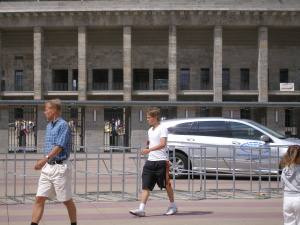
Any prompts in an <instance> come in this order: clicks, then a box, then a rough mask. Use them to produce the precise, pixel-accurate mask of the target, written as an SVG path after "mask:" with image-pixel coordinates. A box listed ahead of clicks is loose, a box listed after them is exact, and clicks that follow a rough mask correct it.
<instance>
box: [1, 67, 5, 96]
mask: <svg viewBox="0 0 300 225" xmlns="http://www.w3.org/2000/svg"><path fill="white" fill-rule="evenodd" d="M1 91H5V70H1Z"/></svg>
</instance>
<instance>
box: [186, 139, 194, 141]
mask: <svg viewBox="0 0 300 225" xmlns="http://www.w3.org/2000/svg"><path fill="white" fill-rule="evenodd" d="M186 140H188V141H195V139H194V138H187V139H186Z"/></svg>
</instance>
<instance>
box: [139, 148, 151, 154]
mask: <svg viewBox="0 0 300 225" xmlns="http://www.w3.org/2000/svg"><path fill="white" fill-rule="evenodd" d="M149 152H151V150H149V149H148V148H145V149H143V150H142V151H141V155H147V154H148V153H149Z"/></svg>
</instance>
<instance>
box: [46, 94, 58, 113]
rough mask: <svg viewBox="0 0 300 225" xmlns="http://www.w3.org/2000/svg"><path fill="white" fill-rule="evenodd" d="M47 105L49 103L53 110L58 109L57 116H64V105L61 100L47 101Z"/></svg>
mask: <svg viewBox="0 0 300 225" xmlns="http://www.w3.org/2000/svg"><path fill="white" fill-rule="evenodd" d="M46 103H49V106H50V108H51V109H56V112H57V114H59V115H60V116H61V114H62V103H61V101H60V99H58V98H55V99H52V100H49V101H47V102H46Z"/></svg>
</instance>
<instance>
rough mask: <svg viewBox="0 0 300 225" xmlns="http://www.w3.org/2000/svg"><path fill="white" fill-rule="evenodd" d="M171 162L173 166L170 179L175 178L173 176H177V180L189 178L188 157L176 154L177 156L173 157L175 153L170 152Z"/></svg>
mask: <svg viewBox="0 0 300 225" xmlns="http://www.w3.org/2000/svg"><path fill="white" fill-rule="evenodd" d="M169 161H170V164H171V167H170V177H173V175H175V177H176V178H184V177H186V176H187V175H186V174H187V170H188V158H187V156H186V155H184V154H182V153H180V152H175V156H174V157H173V152H170V154H169Z"/></svg>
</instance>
